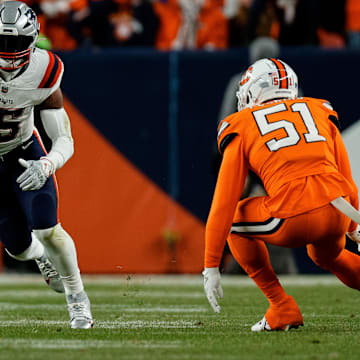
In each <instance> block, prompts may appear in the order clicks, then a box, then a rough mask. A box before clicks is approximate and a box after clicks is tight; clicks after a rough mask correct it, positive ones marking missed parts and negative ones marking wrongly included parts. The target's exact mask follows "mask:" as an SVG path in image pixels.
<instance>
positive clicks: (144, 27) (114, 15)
mask: <svg viewBox="0 0 360 360" xmlns="http://www.w3.org/2000/svg"><path fill="white" fill-rule="evenodd" d="M68 29H69V31H70V33H71V35H72V36H73V38H74V39H76V41H77V43H78V45H79V46H82V45H84V44H85V45H86V43H87V42H88V43H89V42H90V43H91V44H93V45H96V46H154V44H155V38H156V34H157V29H158V18H157V16H156V14H155V12H154V9H153V6H152V3H151V2H150V0H87V6H86V7H85V8H83V9H82V10H76V11H72V12H71V13H70V19H69V22H68Z"/></svg>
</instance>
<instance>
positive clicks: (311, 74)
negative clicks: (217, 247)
mask: <svg viewBox="0 0 360 360" xmlns="http://www.w3.org/2000/svg"><path fill="white" fill-rule="evenodd" d="M61 56H62V58H63V60H64V62H65V66H66V73H65V77H64V82H63V90H64V93H65V95H66V97H67V108H68V110H69V113H70V117H71V118H72V123H73V131H74V137H75V140H76V153H75V157H74V159H73V160H71V162H70V163H69V165H68V166H67V167H65V168H64V169H62V170H61V171H60V172H59V175H58V177H59V180H60V186H61V216H62V219H63V222H64V224H66V227H67V228H68V229H69V231H70V233H71V234H72V235H73V236H74V239H76V243H77V248H78V254H79V262H80V267H81V269H82V271H83V272H86V273H109V272H110V273H139V272H140V273H143V272H146V273H167V272H175V273H176V272H185V273H188V272H189V273H194V272H200V271H201V269H202V266H203V244H204V236H203V235H204V223H205V221H206V217H207V214H208V210H209V206H210V202H211V197H212V192H213V187H214V184H215V175H214V172H213V167H212V153H213V147H214V143H215V138H216V125H217V118H218V112H219V108H220V104H221V101H222V96H223V93H224V89H225V87H226V84H227V82H228V80H229V78H230V77H231V76H232V75H233V74H235V73H237V72H239V71H241V70H244V69H245V68H246V67H247V66H248V63H247V59H248V53H247V50H245V49H243V50H233V51H227V52H214V53H206V52H205V53H204V52H196V51H193V52H165V53H159V52H156V51H153V50H137V51H134V50H131V51H126V50H120V49H114V50H100V51H99V50H98V51H96V52H87V51H78V52H75V53H74V52H73V53H64V54H61ZM280 58H282V59H283V60H284V61H286V62H288V63H289V64H291V65H292V66H293V68H294V69H295V70H296V72H297V74H298V77H299V82H300V86H301V88H302V89H303V92H304V94H305V95H306V96H312V97H319V98H324V99H327V100H329V101H330V102H331V103H332V104H333V106H334V107H335V109H336V110H337V111H338V113H339V116H340V119H341V121H342V125H343V131H346V130H347V133H346V145H347V147H348V149H349V152H350V154H351V155H352V158H351V159H352V166H353V171H354V176H355V177H356V179H357V182H358V183H359V184H360V169H359V167H360V165H359V161H358V160H357V159H356V158H357V157H358V154H359V153H360V145H359V143H358V141H357V139H356V136H354V133H355V132H356V126H357V125H356V122H357V121H358V120H359V119H360V114H359V111H360V108H359V106H358V101H359V100H358V92H357V90H356V89H357V87H356V85H357V84H359V83H360V73H359V72H358V71H351V70H352V69H357V67H358V64H359V60H360V53H358V52H355V51H350V50H347V51H329V50H326V51H324V50H321V49H319V48H308V49H306V48H301V49H282V51H281V53H280ZM351 127H352V128H351ZM350 128H351V131H349V130H350ZM354 137H355V139H354V141H352V139H353V138H354ZM295 254H296V261H297V265H298V268H299V271H300V272H316V271H318V270H317V268H316V267H315V265H313V264H312V263H311V261H310V260H308V259H307V256H306V255H305V250H304V249H298V250H295Z"/></svg>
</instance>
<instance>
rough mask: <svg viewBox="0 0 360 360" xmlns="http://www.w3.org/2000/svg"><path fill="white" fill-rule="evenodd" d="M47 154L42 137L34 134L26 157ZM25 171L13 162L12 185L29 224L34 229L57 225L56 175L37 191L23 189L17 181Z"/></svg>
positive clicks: (35, 157) (25, 154)
mask: <svg viewBox="0 0 360 360" xmlns="http://www.w3.org/2000/svg"><path fill="white" fill-rule="evenodd" d="M44 155H46V152H45V149H44V148H43V145H42V143H41V141H40V139H39V138H38V137H37V136H35V135H33V137H32V142H31V143H30V145H29V147H28V148H27V149H26V150H25V151H24V153H23V156H24V158H25V159H39V158H40V157H41V156H44ZM23 171H24V168H23V167H22V166H21V165H20V164H18V163H14V164H13V176H12V187H13V191H14V193H15V195H16V198H17V201H18V202H19V204H20V206H21V208H22V210H23V213H24V215H25V218H26V221H27V223H28V226H29V228H30V229H31V230H33V229H46V228H50V227H53V226H55V225H56V224H57V223H58V221H59V219H58V187H57V183H56V178H55V176H54V175H53V176H50V177H49V178H48V179H47V181H46V183H45V185H44V186H43V187H42V188H41V189H39V190H35V191H23V190H21V189H20V187H19V184H18V183H17V182H16V179H17V177H18V176H19V175H20V174H21V173H22V172H23Z"/></svg>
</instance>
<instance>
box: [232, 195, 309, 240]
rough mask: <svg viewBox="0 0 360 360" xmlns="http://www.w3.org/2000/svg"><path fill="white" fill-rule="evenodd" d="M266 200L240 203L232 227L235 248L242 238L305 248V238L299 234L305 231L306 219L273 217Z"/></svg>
mask: <svg viewBox="0 0 360 360" xmlns="http://www.w3.org/2000/svg"><path fill="white" fill-rule="evenodd" d="M265 200H266V197H253V198H248V199H244V200H242V201H240V202H239V203H238V206H237V209H236V213H235V216H234V219H233V224H232V227H231V238H232V239H234V240H233V241H232V242H233V246H234V245H235V246H236V239H238V241H241V238H247V239H256V240H261V241H264V242H267V243H269V244H273V245H278V246H285V247H299V246H304V245H305V244H306V242H305V238H304V236H302V235H301V234H299V232H300V233H301V230H302V229H304V223H303V221H304V219H303V218H300V219H294V218H290V219H280V218H276V217H273V216H271V214H270V213H269V211H268V210H267V208H266V207H265V205H264V202H265ZM299 229H300V231H299Z"/></svg>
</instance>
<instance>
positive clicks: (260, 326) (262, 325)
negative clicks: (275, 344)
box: [251, 316, 303, 331]
mask: <svg viewBox="0 0 360 360" xmlns="http://www.w3.org/2000/svg"><path fill="white" fill-rule="evenodd" d="M299 326H303V324H298V325H286V326H285V327H284V329H275V330H276V331H277V330H283V331H289V330H291V329H297V328H298V327H299ZM251 331H274V330H273V329H271V327H270V325H269V323H268V322H267V320H266V317H265V316H264V317H263V318H262V319H261V320H260V321H259V322H257V323H256V324H254V325H253V326H252V327H251Z"/></svg>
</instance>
